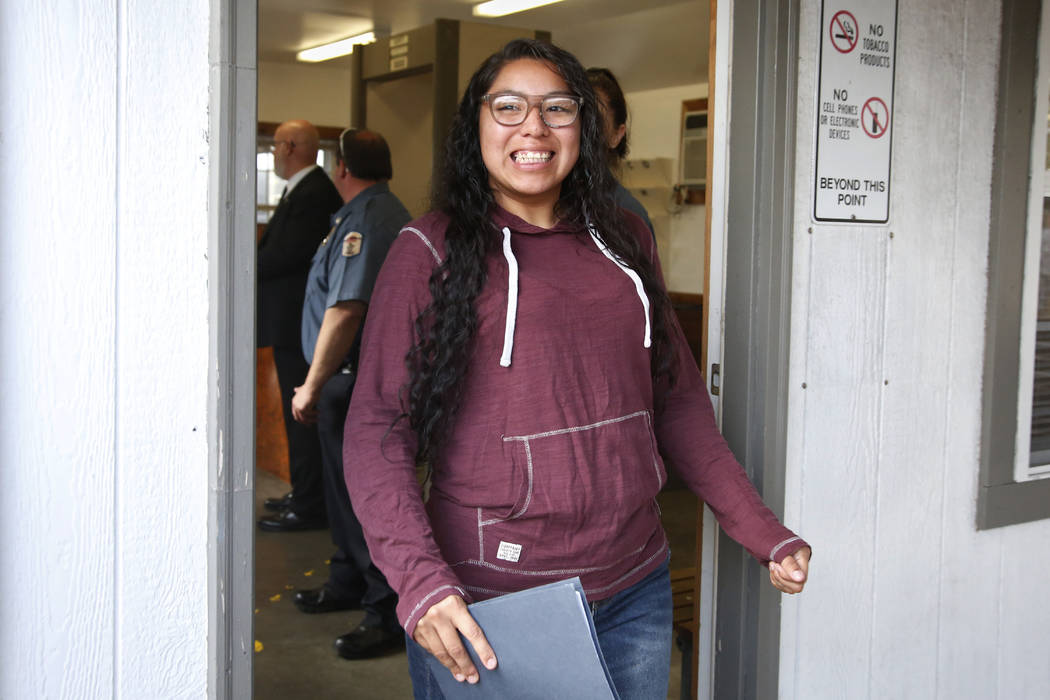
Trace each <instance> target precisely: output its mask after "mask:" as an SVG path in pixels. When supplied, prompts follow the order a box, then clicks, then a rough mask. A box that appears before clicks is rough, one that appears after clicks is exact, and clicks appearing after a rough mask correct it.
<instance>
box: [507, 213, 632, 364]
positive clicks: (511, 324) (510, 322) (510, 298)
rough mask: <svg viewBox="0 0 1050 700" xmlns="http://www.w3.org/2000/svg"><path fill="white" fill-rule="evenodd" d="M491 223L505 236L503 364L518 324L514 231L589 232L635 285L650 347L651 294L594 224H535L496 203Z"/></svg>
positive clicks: (508, 354) (516, 261) (512, 349)
mask: <svg viewBox="0 0 1050 700" xmlns="http://www.w3.org/2000/svg"><path fill="white" fill-rule="evenodd" d="M492 223H493V224H494V225H495V226H496V228H497V229H498V230H499V232H500V234H501V236H502V238H503V245H502V249H503V257H504V258H505V259H506V261H507V313H506V320H505V322H504V328H503V352H502V353H501V355H500V360H499V363H500V366H501V367H510V363H511V359H512V357H513V354H514V328H515V325H516V323H517V316H518V260H517V258H516V257H515V256H514V247H513V245H512V238H513V234H515V233H518V234H525V235H530V234H531V235H535V234H554V233H580V232H582V231H584V230H586V231H587V233H588V234H590V237H591V240H592V241H593V242H594V245H595V246H596V247H597V248H598V250H600V251H601V252H602V254H603V255H604V256H605V257H606V258H608V259H609V261H610V262H611V263H612V264H614V265H616V267H618V268H619V269H620V270H621V271H622V272H623V273H624V274H625V275H627V277H628V278H630V280H631V282H632V283H633V284H634V290H635V293H636V294H637V295H638V299H639V301H640V302H641V306H642V316H643V321H644V324H645V340H644V341H643V343H642V345H643V347H646V348H648V347H650V346H651V345H652V324H651V322H650V313H649V297H648V296H647V295H646V293H645V286H644V285H643V284H642V279H641V277H639V276H638V273H637V272H635V271H634V270H632V269H631V268H630V267H628V266H627V264H626V263H624V262H623V261H622V260H621V259H620V258H619V257H618V256H617V255H616V254H615V253H613V252H612V251H611V250H609V248H608V247H606V245H605V241H603V240H602V237H601V234H600V233H599V232H598V231H597V229H595V228H594V227H593V226H590V225H588V226H586V227H583V226H580V225H578V224H573V223H570V222H563V221H559V222H558V223H556V224H555V225H554V226H553V227H552V228H543V227H542V226H536V225H535V224H530V223H529V222H528V221H525V220H524V219H522V218H521V217H519V216H516V215H514V214H511V213H510V212H509V211H507V210H506V209H504V208H502V207H499V206H497V207H496V208H495V211H494V212H493V214H492Z"/></svg>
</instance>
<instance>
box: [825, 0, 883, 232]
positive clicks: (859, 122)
mask: <svg viewBox="0 0 1050 700" xmlns="http://www.w3.org/2000/svg"><path fill="white" fill-rule="evenodd" d="M822 7H823V10H822V13H821V41H820V68H819V70H820V77H819V80H818V83H819V89H818V101H817V139H816V150H817V153H816V178H815V180H814V183H813V185H814V197H813V201H814V205H813V218H814V220H816V221H845V222H850V223H868V224H885V223H887V222H888V221H889V212H890V154H891V151H892V149H891V143H892V141H893V77H894V71H895V69H896V43H897V0H823V5H822Z"/></svg>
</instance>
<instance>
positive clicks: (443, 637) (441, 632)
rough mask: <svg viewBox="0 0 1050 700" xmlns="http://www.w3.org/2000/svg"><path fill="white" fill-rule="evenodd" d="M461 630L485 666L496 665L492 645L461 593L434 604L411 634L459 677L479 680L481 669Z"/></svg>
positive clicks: (467, 679) (493, 666) (464, 679)
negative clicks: (476, 664) (467, 647)
mask: <svg viewBox="0 0 1050 700" xmlns="http://www.w3.org/2000/svg"><path fill="white" fill-rule="evenodd" d="M460 634H462V635H463V637H465V638H466V640H467V641H468V642H470V644H471V646H473V647H474V651H475V652H477V654H478V658H480V659H481V663H483V664H485V668H487V669H489V670H490V671H491V670H492V669H494V668H496V655H495V654H494V653H493V652H492V647H490V646H489V642H488V640H487V639H485V634H484V633H483V632H482V631H481V627H479V626H478V623H477V622H475V621H474V618H473V617H471V615H470V611H469V610H467V604H466V603H465V602H464V601H463V599H462V598H460V597H459V596H458V595H450V596H448V597H447V598H445V599H443V600H442V601H441V602H440V603H437V604H436V605H434V606H433V607H431V608H430V610H428V611H427V612H426V614H425V615H423V617H422V618H420V620H419V622H418V623H416V629H415V631H414V632H413V633H412V638H413V639H415V640H416V643H417V644H419V645H420V646H421V647H423V648H424V649H426V650H427V651H428V652H430V653H431V654H433V655H434V657H435V658H437V660H438V661H440V662H441V665H442V666H444V667H445V668H447V669H448V670H449V671H451V672H452V676H453V677H454V678H455V679H456V680H457V681H459V682H460V683H462V682H463V681H466V682H467V683H477V682H478V680H479V678H480V677H479V675H478V670H477V668H475V667H474V662H473V661H471V659H470V654H468V653H467V650H466V648H465V647H464V646H463V641H462V639H460V636H459V635H460Z"/></svg>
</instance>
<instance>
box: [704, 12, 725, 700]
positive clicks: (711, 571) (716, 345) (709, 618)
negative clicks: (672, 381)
mask: <svg viewBox="0 0 1050 700" xmlns="http://www.w3.org/2000/svg"><path fill="white" fill-rule="evenodd" d="M715 13H716V16H715V34H714V36H715V39H714V41H715V66H714V68H715V70H714V76H715V78H714V84H713V85H711V86H709V90H708V95H709V96H710V100H709V104H710V105H711V110H710V113H709V116H710V120H709V122H708V123H709V124H710V125H711V128H710V129H709V131H708V138H709V139H711V177H710V178H709V179H708V187H707V206H708V207H709V208H710V220H711V229H710V232H709V236H710V241H709V245H708V246H707V249H708V256H709V257H708V265H707V267H708V279H707V280H705V286H706V290H705V295H704V305H705V306H706V307H707V310H708V311H707V366H706V367H704V368H703V369H704V376H705V377H707V378H708V388H709V389H710V388H711V381H712V378H713V377H714V376H715V373H714V371H713V369H714V366H715V365H719V366H720V365H721V364H722V354H723V351H724V347H725V346H724V343H723V333H722V330H723V325H722V313H723V310H724V303H723V300H724V299H725V240H726V237H725V232H726V211H727V203H728V195H729V188H728V183H729V176H728V169H729V124H730V121H729V116H730V114H729V106H730V104H729V87H730V86H729V75H730V69H731V62H732V38H733V32H732V17H733V0H718V4H717V5H716V8H715ZM711 402H712V404H714V409H715V417H716V420H718V422H719V425H721V422H722V413H721V401H720V397H719V396H714V395H713V396H712V397H711ZM717 581H718V522H717V521H716V520H715V517H714V515H713V514H712V513H711V509H710V508H708V507H707V506H704V514H703V535H702V546H701V554H700V600H699V601H697V604H698V606H699V617H698V622H699V630H698V632H697V644H698V645H699V650H698V651H699V653H698V655H697V658H698V659H699V662H698V664H697V668H696V669H695V671H696V673H697V674H698V678H697V685H696V687H697V698H699V699H701V700H713V698H714V690H715V689H714V671H715V611H716V601H717V597H716V595H715V593H716V584H717Z"/></svg>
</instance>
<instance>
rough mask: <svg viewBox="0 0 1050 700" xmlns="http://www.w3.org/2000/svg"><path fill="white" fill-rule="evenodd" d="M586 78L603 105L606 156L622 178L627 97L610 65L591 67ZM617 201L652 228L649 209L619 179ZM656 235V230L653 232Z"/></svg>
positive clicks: (625, 139)
mask: <svg viewBox="0 0 1050 700" xmlns="http://www.w3.org/2000/svg"><path fill="white" fill-rule="evenodd" d="M587 79H588V80H590V81H591V87H592V88H594V94H595V96H596V97H597V98H598V104H599V105H600V106H601V108H602V125H603V126H604V127H605V145H606V147H607V148H608V150H607V151H606V158H607V160H608V162H609V169H610V170H612V171H613V176H614V177H617V178H619V175H620V171H621V170H622V169H623V161H624V159H625V158H626V157H627V151H628V146H627V98H625V97H624V96H623V90H622V89H621V88H620V81H618V80H617V79H616V76H615V75H613V74H612V71H610V70H609V69H608V68H588V69H587ZM613 197H614V198H615V199H616V203H617V204H619V205H620V206H621V207H623V208H624V209H626V210H627V211H629V212H632V213H634V214H637V215H638V216H640V217H642V221H644V222H645V225H646V226H648V227H649V230H650V231H653V222H652V221H650V220H649V212H647V211H646V210H645V207H644V206H643V205H642V203H641V202H639V201H638V199H637V198H636V197H635V196H634V195H633V194H631V193H630V192H629V191H628V190H627V188H626V187H624V186H623V185H622V184H621V183H620V182H619V180H617V182H616V190H615V192H614V194H613ZM654 234H655V231H654Z"/></svg>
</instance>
